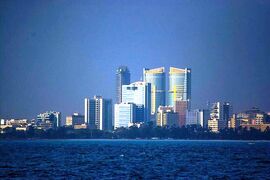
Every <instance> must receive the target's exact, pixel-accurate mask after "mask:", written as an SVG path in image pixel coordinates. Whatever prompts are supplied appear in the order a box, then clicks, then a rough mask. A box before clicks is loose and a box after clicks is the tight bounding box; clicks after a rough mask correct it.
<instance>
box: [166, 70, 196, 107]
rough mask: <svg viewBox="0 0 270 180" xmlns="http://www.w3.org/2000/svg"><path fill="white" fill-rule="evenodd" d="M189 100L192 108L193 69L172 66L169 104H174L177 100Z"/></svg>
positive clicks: (189, 105)
mask: <svg viewBox="0 0 270 180" xmlns="http://www.w3.org/2000/svg"><path fill="white" fill-rule="evenodd" d="M177 100H178V101H179V100H180V101H187V102H188V109H190V108H191V69H189V68H185V69H179V68H174V67H170V72H169V94H168V105H170V106H174V104H175V101H177Z"/></svg>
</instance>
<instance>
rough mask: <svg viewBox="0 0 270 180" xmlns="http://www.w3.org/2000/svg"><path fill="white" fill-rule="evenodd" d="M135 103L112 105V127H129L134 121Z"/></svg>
mask: <svg viewBox="0 0 270 180" xmlns="http://www.w3.org/2000/svg"><path fill="white" fill-rule="evenodd" d="M135 116H136V105H135V104H133V103H121V104H115V105H114V129H117V128H120V127H125V128H127V127H129V126H130V125H131V124H132V123H134V121H135Z"/></svg>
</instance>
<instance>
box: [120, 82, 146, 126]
mask: <svg viewBox="0 0 270 180" xmlns="http://www.w3.org/2000/svg"><path fill="white" fill-rule="evenodd" d="M122 102H124V103H134V104H136V105H137V106H143V108H144V112H143V114H144V118H143V122H148V121H149V120H150V108H151V84H150V83H146V82H141V81H138V82H134V83H131V84H130V85H123V86H122Z"/></svg>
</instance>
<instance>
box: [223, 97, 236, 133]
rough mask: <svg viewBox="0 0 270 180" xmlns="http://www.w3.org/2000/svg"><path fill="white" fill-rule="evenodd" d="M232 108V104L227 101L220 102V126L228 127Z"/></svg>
mask: <svg viewBox="0 0 270 180" xmlns="http://www.w3.org/2000/svg"><path fill="white" fill-rule="evenodd" d="M232 112H233V108H232V105H231V104H230V103H229V102H224V103H223V104H222V113H223V115H222V120H223V122H222V123H223V124H222V128H226V127H228V122H229V121H230V119H231V117H232Z"/></svg>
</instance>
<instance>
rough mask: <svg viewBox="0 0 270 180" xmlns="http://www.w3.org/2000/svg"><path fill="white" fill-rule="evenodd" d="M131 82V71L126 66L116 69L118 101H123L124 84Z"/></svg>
mask: <svg viewBox="0 0 270 180" xmlns="http://www.w3.org/2000/svg"><path fill="white" fill-rule="evenodd" d="M128 84H130V72H129V70H128V68H127V67H126V66H120V67H119V68H118V69H117V70H116V103H117V104H119V103H121V102H122V85H128Z"/></svg>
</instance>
